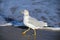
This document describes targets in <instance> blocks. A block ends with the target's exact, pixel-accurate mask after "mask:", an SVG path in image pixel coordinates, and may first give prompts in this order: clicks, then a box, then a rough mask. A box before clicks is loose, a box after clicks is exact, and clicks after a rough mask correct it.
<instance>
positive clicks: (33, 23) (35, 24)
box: [21, 9, 47, 36]
mask: <svg viewBox="0 0 60 40" xmlns="http://www.w3.org/2000/svg"><path fill="white" fill-rule="evenodd" d="M21 13H22V14H24V17H23V23H24V24H25V25H26V26H27V27H28V29H27V30H25V31H24V32H22V34H23V35H25V34H26V32H28V31H29V30H30V29H33V30H34V36H36V29H40V28H43V27H44V26H47V23H46V22H43V21H38V20H37V19H35V18H33V17H31V16H29V11H28V10H27V9H25V10H24V11H21Z"/></svg>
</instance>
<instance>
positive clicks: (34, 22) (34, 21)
mask: <svg viewBox="0 0 60 40" xmlns="http://www.w3.org/2000/svg"><path fill="white" fill-rule="evenodd" d="M28 23H29V24H32V25H34V26H36V27H43V26H47V23H45V22H43V21H38V20H37V19H35V18H32V17H29V22H28Z"/></svg>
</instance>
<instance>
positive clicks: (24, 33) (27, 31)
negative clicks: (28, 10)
mask: <svg viewBox="0 0 60 40" xmlns="http://www.w3.org/2000/svg"><path fill="white" fill-rule="evenodd" d="M29 30H30V28H28V29H27V30H26V31H24V32H23V33H22V34H23V35H25V34H26V32H28V31H29Z"/></svg>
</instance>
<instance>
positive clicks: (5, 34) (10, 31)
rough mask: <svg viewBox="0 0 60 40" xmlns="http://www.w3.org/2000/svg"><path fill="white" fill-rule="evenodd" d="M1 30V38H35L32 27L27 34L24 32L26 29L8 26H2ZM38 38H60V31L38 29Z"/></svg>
mask: <svg viewBox="0 0 60 40" xmlns="http://www.w3.org/2000/svg"><path fill="white" fill-rule="evenodd" d="M0 30H1V31H0V35H1V36H0V40H34V36H33V30H32V29H31V30H30V31H29V32H27V33H26V35H25V36H23V35H22V32H23V31H24V30H26V29H21V28H14V27H11V26H8V27H0ZM36 40H60V31H51V30H37V36H36Z"/></svg>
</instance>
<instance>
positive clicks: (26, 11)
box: [21, 9, 29, 16]
mask: <svg viewBox="0 0 60 40" xmlns="http://www.w3.org/2000/svg"><path fill="white" fill-rule="evenodd" d="M21 13H22V14H24V15H25V16H28V15H29V11H28V10H26V9H25V10H23V11H21Z"/></svg>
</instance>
